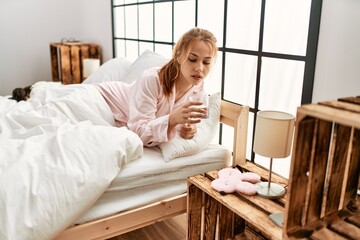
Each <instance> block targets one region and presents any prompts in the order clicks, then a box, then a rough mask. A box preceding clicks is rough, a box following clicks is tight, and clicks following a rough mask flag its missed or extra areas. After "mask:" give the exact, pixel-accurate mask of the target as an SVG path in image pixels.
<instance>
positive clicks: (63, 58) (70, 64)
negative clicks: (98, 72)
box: [50, 41, 101, 84]
mask: <svg viewBox="0 0 360 240" xmlns="http://www.w3.org/2000/svg"><path fill="white" fill-rule="evenodd" d="M50 56H51V71H52V79H53V81H55V82H62V83H63V84H76V83H81V82H82V81H83V80H84V74H83V59H85V58H95V59H100V62H101V49H100V46H99V45H97V44H92V43H83V42H78V41H74V42H60V43H50Z"/></svg>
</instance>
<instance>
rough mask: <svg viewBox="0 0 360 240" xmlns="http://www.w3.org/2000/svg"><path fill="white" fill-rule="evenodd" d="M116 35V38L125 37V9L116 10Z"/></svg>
mask: <svg viewBox="0 0 360 240" xmlns="http://www.w3.org/2000/svg"><path fill="white" fill-rule="evenodd" d="M114 22H115V23H114V34H115V37H125V28H124V27H125V25H124V8H123V7H117V8H115V9H114Z"/></svg>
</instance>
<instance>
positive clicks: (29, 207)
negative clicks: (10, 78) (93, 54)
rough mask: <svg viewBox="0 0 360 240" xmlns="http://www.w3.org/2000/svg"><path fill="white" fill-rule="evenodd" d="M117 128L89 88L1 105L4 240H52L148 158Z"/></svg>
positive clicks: (0, 235) (0, 234)
mask: <svg viewBox="0 0 360 240" xmlns="http://www.w3.org/2000/svg"><path fill="white" fill-rule="evenodd" d="M113 124H114V122H113V117H112V113H111V111H110V109H109V107H108V106H107V104H106V103H105V101H104V99H103V98H102V96H101V95H100V94H99V93H98V91H97V90H96V89H95V88H94V87H92V86H91V85H85V84H84V85H68V86H62V85H61V86H55V87H52V88H49V89H44V90H42V91H37V92H36V94H35V95H34V96H32V97H31V98H30V100H28V101H27V102H24V101H22V102H19V103H16V102H15V101H13V100H9V99H8V98H7V97H0V239H16V240H20V239H52V238H54V237H55V236H56V235H57V234H58V233H60V232H61V231H63V230H64V229H65V228H67V227H68V226H69V225H71V224H72V223H73V222H74V221H75V220H76V219H78V218H79V217H80V216H81V215H82V214H83V213H84V212H85V211H86V210H87V209H89V208H90V206H91V205H92V204H93V203H94V202H95V201H96V200H97V199H98V198H99V197H100V196H101V194H102V193H103V192H104V191H105V190H106V188H107V187H108V186H109V184H110V183H111V181H112V180H113V178H114V177H115V176H116V175H117V174H118V173H119V171H120V169H121V166H123V165H124V164H126V163H127V162H129V161H131V160H133V159H136V158H138V157H139V156H141V155H142V151H143V148H142V142H141V140H140V138H139V137H138V136H137V135H136V134H135V133H133V132H131V131H129V130H127V129H126V128H116V127H113V126H112V125H113Z"/></svg>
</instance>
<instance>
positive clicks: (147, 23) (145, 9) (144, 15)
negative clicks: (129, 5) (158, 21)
mask: <svg viewBox="0 0 360 240" xmlns="http://www.w3.org/2000/svg"><path fill="white" fill-rule="evenodd" d="M153 26H154V24H153V5H152V4H142V5H139V38H140V39H146V40H154V38H153Z"/></svg>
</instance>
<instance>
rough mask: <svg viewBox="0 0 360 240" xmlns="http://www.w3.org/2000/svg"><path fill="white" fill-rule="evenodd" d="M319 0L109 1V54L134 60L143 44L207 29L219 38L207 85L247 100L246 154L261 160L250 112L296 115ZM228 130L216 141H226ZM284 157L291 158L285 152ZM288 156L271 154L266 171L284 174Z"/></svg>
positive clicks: (163, 49)
mask: <svg viewBox="0 0 360 240" xmlns="http://www.w3.org/2000/svg"><path fill="white" fill-rule="evenodd" d="M321 5H322V1H319V0H318V1H315V0H292V1H288V0H172V1H170V0H169V1H166V0H158V1H149V0H148V1H146V0H143V1H141V0H137V1H136V0H113V1H112V13H113V51H114V52H113V55H114V57H120V56H123V57H128V58H130V59H136V58H137V57H138V56H139V55H140V54H141V53H142V52H143V51H144V50H146V49H150V50H152V51H155V52H158V53H160V54H163V55H165V56H167V57H170V56H171V51H172V47H173V46H174V44H175V41H176V40H177V39H178V38H179V37H180V36H181V34H183V33H184V32H185V31H187V30H188V29H190V28H192V27H194V26H198V27H202V28H206V29H209V30H210V31H211V32H213V33H214V34H215V36H216V37H217V39H218V46H219V53H218V58H217V60H216V64H215V67H214V69H213V71H212V73H211V74H210V76H209V77H208V79H207V80H206V86H207V92H209V93H213V92H219V91H220V92H221V94H222V99H224V100H227V101H231V102H234V103H238V104H242V105H249V106H250V115H249V131H248V132H249V134H248V144H247V159H248V160H249V161H254V162H255V163H257V164H260V165H263V166H264V167H267V165H268V161H264V160H265V159H263V158H262V157H261V156H258V155H255V154H254V153H253V151H252V144H253V141H252V139H253V137H252V136H253V133H254V126H255V122H256V112H257V111H259V110H265V109H271V110H279V111H285V112H288V113H291V114H293V115H295V114H296V109H297V107H298V106H299V105H301V104H304V103H310V102H311V96H312V86H313V76H314V68H315V59H316V51H317V39H318V31H319V24H320V13H321ZM229 134H232V130H231V129H227V128H226V127H225V126H224V127H222V128H221V131H220V134H219V135H220V137H219V142H220V143H221V144H224V145H228V146H232V140H231V138H227V137H225V136H229ZM289 158H290V157H289ZM289 166H290V161H289V160H288V161H283V160H279V161H277V160H276V159H274V165H273V171H274V172H277V173H279V174H281V175H283V176H285V177H287V176H288V172H289Z"/></svg>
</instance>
